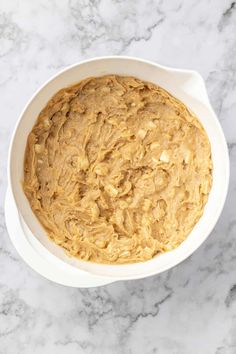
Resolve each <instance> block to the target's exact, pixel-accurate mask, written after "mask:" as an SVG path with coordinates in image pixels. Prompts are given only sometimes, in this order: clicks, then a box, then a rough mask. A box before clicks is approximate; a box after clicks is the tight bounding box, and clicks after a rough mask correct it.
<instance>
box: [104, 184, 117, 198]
mask: <svg viewBox="0 0 236 354" xmlns="http://www.w3.org/2000/svg"><path fill="white" fill-rule="evenodd" d="M104 189H105V191H106V192H107V193H108V194H109V195H110V196H111V197H116V196H117V194H118V190H117V189H116V188H115V187H114V186H113V185H112V184H107V185H106V186H105V188H104Z"/></svg>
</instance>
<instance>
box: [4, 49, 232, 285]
mask: <svg viewBox="0 0 236 354" xmlns="http://www.w3.org/2000/svg"><path fill="white" fill-rule="evenodd" d="M109 59H110V60H113V59H119V60H130V61H136V62H141V63H144V64H148V65H152V66H156V67H158V68H160V69H163V70H167V71H169V72H175V73H181V74H184V73H186V74H191V75H198V77H199V78H201V80H202V81H203V82H204V80H203V78H202V76H201V75H200V74H199V73H198V72H197V71H195V70H188V69H179V68H173V67H168V66H164V65H161V64H159V63H156V62H153V61H150V60H146V59H142V58H138V57H134V56H119V55H113V56H97V57H93V58H90V59H86V60H81V61H78V62H76V63H74V64H72V65H69V66H67V67H65V68H63V69H62V70H59V71H58V72H56V73H55V74H54V75H52V76H51V77H50V78H49V79H48V80H47V81H46V82H44V83H43V84H42V85H41V86H40V87H39V88H38V89H37V90H36V91H35V92H34V94H33V95H32V96H31V97H30V98H29V100H28V101H27V102H26V104H25V106H24V108H23V110H22V111H21V113H20V115H19V118H18V119H17V121H16V123H15V127H14V129H13V132H12V135H11V139H10V144H9V150H8V151H9V152H8V161H7V179H8V185H9V187H10V189H11V192H12V196H13V199H14V202H15V204H16V207H17V210H18V212H19V214H20V215H21V213H20V209H19V207H18V205H17V201H16V198H15V194H14V189H13V188H12V178H13V176H12V174H11V164H12V163H13V162H12V160H13V157H12V147H13V143H14V140H15V136H16V133H17V130H18V127H19V124H20V122H21V120H22V117H23V116H24V114H25V112H26V110H27V108H28V106H29V105H30V104H31V103H32V102H33V101H34V99H35V98H36V97H37V95H38V93H39V92H40V91H42V90H43V89H44V88H45V87H46V86H47V85H48V84H49V83H50V82H51V81H53V80H54V79H55V78H57V77H58V76H60V75H61V74H63V73H66V72H67V71H69V70H71V69H73V68H75V67H77V66H80V65H82V64H86V63H90V62H96V61H102V60H109ZM204 86H205V84H204ZM206 95H207V93H206ZM207 98H208V95H207ZM204 105H205V107H206V108H207V109H208V110H209V111H210V112H211V114H212V116H213V117H214V120H215V125H216V126H217V130H218V132H219V133H220V136H221V144H222V151H223V150H224V151H223V154H224V156H225V166H224V167H225V169H226V176H225V183H224V185H223V188H222V189H223V190H222V191H221V200H220V203H221V204H220V205H219V207H218V209H217V213H215V215H214V221H212V222H211V225H210V227H209V226H208V227H206V230H205V233H204V237H202V238H201V239H200V238H199V240H198V241H197V242H195V243H194V244H193V245H192V246H191V247H189V248H188V249H187V250H185V252H183V253H182V254H181V255H180V256H179V257H173V258H172V259H171V261H170V262H169V263H168V264H167V265H166V266H163V267H160V268H158V269H156V270H154V269H153V271H152V272H150V271H149V272H148V274H146V275H143V274H141V275H132V276H131V275H129V276H125V275H124V276H116V275H114V276H111V275H110V274H109V275H105V274H104V275H103V274H99V275H98V276H100V277H105V278H108V277H109V278H113V279H114V280H121V279H122V280H125V279H138V278H143V277H148V276H151V275H154V274H158V273H161V272H163V271H165V270H168V269H170V268H173V267H174V266H176V265H178V264H180V263H181V262H183V261H184V260H185V259H187V258H188V257H189V256H190V255H191V254H193V253H194V252H195V251H196V250H197V248H199V247H200V245H201V244H202V243H203V242H204V241H205V240H206V239H207V237H208V236H210V234H211V232H212V230H213V228H214V227H215V225H216V223H217V221H218V219H219V216H220V214H221V212H222V210H223V207H224V204H225V200H226V197H227V191H228V186H229V175H230V163H229V153H228V148H227V143H226V139H225V136H224V133H223V130H222V127H221V125H220V122H219V120H218V118H217V116H216V114H215V112H214V110H213V108H212V106H211V104H210V102H209V99H208V102H207V103H205V104H204ZM21 217H22V218H23V216H22V215H21ZM23 220H24V222H25V224H26V225H27V222H26V221H25V219H24V218H23ZM145 263H146V262H143V263H142V264H143V265H145ZM66 265H69V264H66ZM104 266H106V265H105V264H104ZM109 266H110V267H111V266H113V267H117V265H109ZM79 269H80V268H79ZM83 271H85V272H87V273H90V272H89V271H87V270H83ZM91 274H93V273H91Z"/></svg>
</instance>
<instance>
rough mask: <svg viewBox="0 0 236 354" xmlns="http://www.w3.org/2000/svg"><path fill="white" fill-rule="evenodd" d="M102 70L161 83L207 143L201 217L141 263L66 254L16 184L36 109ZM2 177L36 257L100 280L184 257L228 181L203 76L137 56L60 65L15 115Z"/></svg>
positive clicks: (149, 270)
mask: <svg viewBox="0 0 236 354" xmlns="http://www.w3.org/2000/svg"><path fill="white" fill-rule="evenodd" d="M106 74H117V75H129V76H135V77H138V78H139V79H142V80H145V81H151V82H153V83H155V84H157V85H159V86H161V87H163V88H164V89H166V90H167V91H168V92H170V93H171V94H172V95H173V96H175V97H177V98H178V99H180V100H181V101H182V102H184V103H185V105H186V106H187V107H189V108H190V109H191V110H192V111H193V112H194V113H195V114H196V115H197V116H198V118H199V120H200V121H201V123H202V125H203V127H204V128H205V130H206V132H207V134H208V137H209V140H210V143H211V150H212V160H213V185H212V189H211V191H210V194H209V199H208V202H207V204H206V206H205V209H204V213H203V215H202V217H201V218H200V220H199V221H198V223H197V224H196V225H195V227H194V229H193V230H192V232H191V233H190V234H189V236H188V237H187V239H186V240H185V241H184V242H183V243H182V244H181V245H180V246H179V247H178V248H176V249H175V250H173V251H170V252H167V253H164V254H160V255H157V256H156V257H154V258H153V259H151V260H149V261H146V262H143V263H135V264H128V265H102V264H95V263H91V262H84V261H81V260H78V259H75V258H71V257H69V256H67V255H66V254H65V253H64V251H63V250H62V249H61V248H60V247H59V246H56V245H55V244H54V243H52V242H51V241H50V240H49V239H48V237H47V235H46V232H45V231H44V229H43V227H42V226H41V225H40V223H39V222H38V220H37V218H36V217H35V215H34V214H33V212H32V210H31V208H30V205H29V202H28V200H27V198H26V196H25V194H24V192H23V189H22V180H23V163H24V152H25V147H26V141H27V136H28V134H29V133H30V131H31V129H32V127H33V125H34V123H35V121H36V119H37V116H38V114H39V113H40V111H41V110H42V108H43V107H44V106H45V105H46V103H47V102H48V101H49V99H50V98H51V97H52V96H53V94H55V93H56V92H57V91H58V90H60V89H61V88H63V87H66V86H69V85H72V84H75V83H77V82H79V81H81V80H83V79H85V78H87V77H91V76H101V75H106ZM8 176H9V188H10V191H11V193H12V195H13V198H14V202H15V205H16V208H17V210H18V213H19V215H20V218H21V222H22V227H23V230H24V233H26V234H27V235H30V236H29V237H28V240H29V241H28V242H33V243H34V248H35V249H36V252H39V253H40V254H41V258H43V259H47V261H48V267H49V268H50V266H51V264H52V263H53V264H54V265H55V264H57V265H58V267H59V269H60V270H58V271H62V270H63V271H65V272H67V271H69V270H71V269H72V268H73V272H74V276H75V277H76V276H78V277H79V276H80V274H82V273H83V274H87V276H88V277H89V275H91V276H96V277H98V278H101V279H103V281H104V278H105V279H106V280H107V281H114V280H121V279H123V280H125V279H137V278H143V277H147V276H150V275H153V274H157V273H161V272H163V271H165V270H167V269H170V268H172V267H174V266H175V265H177V264H178V263H180V262H182V261H183V260H185V259H186V258H187V257H188V256H190V255H191V254H192V253H193V252H194V251H195V250H196V249H197V248H198V247H199V246H200V245H201V244H202V243H203V241H205V240H206V238H207V237H208V236H209V235H210V233H211V231H212V229H213V227H214V226H215V224H216V222H217V220H218V218H219V216H220V213H221V211H222V208H223V205H224V202H225V198H226V194H227V189H228V183H229V157H228V150H227V144H226V141H225V137H224V134H223V132H222V129H221V126H220V124H219V121H218V119H217V117H216V115H215V113H214V111H213V109H212V107H211V104H210V102H209V99H208V95H207V92H206V87H205V84H204V80H203V79H202V77H201V76H200V75H199V74H198V73H197V72H195V71H189V70H180V69H174V68H169V67H164V66H162V65H159V64H156V63H154V62H150V61H146V60H141V59H138V58H131V57H120V56H119V57H100V58H94V59H91V60H86V61H83V62H79V63H77V64H75V65H72V66H70V67H68V68H66V69H64V70H63V71H61V72H59V73H58V74H56V75H55V76H54V77H52V78H51V79H50V80H49V81H48V82H46V84H44V85H43V86H42V87H41V88H40V89H39V90H38V91H37V92H36V93H35V94H34V95H33V97H32V98H31V99H30V101H29V102H28V103H27V105H26V107H25V109H24V110H23V112H22V114H21V115H20V117H19V120H18V123H17V125H16V127H15V130H14V133H13V137H12V140H11V144H10V150H9V164H8ZM36 240H37V241H36ZM35 241H36V243H35ZM37 249H38V251H37ZM81 272H82V273H81ZM91 286H92V284H91Z"/></svg>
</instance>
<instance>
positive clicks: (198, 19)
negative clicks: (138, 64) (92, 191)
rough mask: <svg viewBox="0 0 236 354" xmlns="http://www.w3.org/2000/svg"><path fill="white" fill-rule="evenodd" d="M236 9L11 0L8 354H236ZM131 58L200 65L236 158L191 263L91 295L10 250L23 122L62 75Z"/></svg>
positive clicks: (2, 134) (157, 0) (219, 4)
mask: <svg viewBox="0 0 236 354" xmlns="http://www.w3.org/2000/svg"><path fill="white" fill-rule="evenodd" d="M235 33H236V2H235V1H233V2H232V1H228V0H215V1H213V0H209V1H197V0H190V1H183V0H181V1H180V0H174V1H162V0H147V1H142V0H137V1H132V0H126V1H122V0H90V1H89V0H69V1H67V0H65V1H56V0H50V1H44V0H38V1H30V0H21V1H19V0H11V1H7V0H0V102H1V118H0V236H1V237H0V354H18V353H23V354H32V353H34V354H41V353H48V354H54V353H56V354H64V353H70V354H74V353H85V354H93V353H102V354H110V353H115V354H143V353H147V354H151V353H161V354H163V353H164V354H190V353H191V354H198V353H201V354H235V353H236V242H235V236H236V213H235V203H236V118H235V117H236V36H235ZM110 54H126V55H134V56H140V57H143V58H147V59H151V60H154V61H157V62H159V63H162V64H166V65H170V66H175V67H180V68H191V69H195V70H198V71H199V72H200V73H201V74H202V76H203V77H204V78H205V80H206V83H207V88H208V92H209V95H210V99H211V102H212V104H213V106H214V108H215V110H216V112H217V114H218V116H219V119H220V122H221V124H222V126H223V129H224V132H225V135H226V138H227V141H228V146H229V150H230V159H231V179H230V188H229V194H228V198H227V201H226V204H225V208H224V210H223V213H222V215H221V217H220V220H219V222H218V223H217V225H216V227H215V229H214V231H213V232H212V235H211V236H210V237H209V238H208V240H207V241H206V242H205V243H204V245H202V246H201V247H200V249H199V250H198V251H197V252H196V253H194V255H192V256H191V257H190V258H189V259H188V260H187V261H185V262H184V263H182V264H180V265H179V266H177V267H176V268H174V269H172V270H171V271H168V272H165V273H163V274H161V275H159V276H154V277H151V278H148V279H143V280H138V281H128V282H117V283H114V284H111V285H108V286H105V287H101V288H94V289H89V290H84V289H71V288H66V287H63V286H59V285H56V284H53V283H51V282H49V281H47V280H45V279H43V278H42V277H41V276H39V275H38V274H36V273H35V272H33V271H32V270H31V269H30V268H29V267H28V266H27V265H26V264H25V263H24V262H23V261H22V260H21V259H20V257H19V256H18V254H17V253H16V251H15V249H14V248H13V246H12V245H11V243H10V241H9V238H8V235H7V232H6V228H5V224H4V211H3V202H4V195H5V190H6V157H7V149H8V144H9V139H10V135H11V133H12V130H13V126H14V124H15V122H16V119H17V117H18V115H19V113H20V111H21V110H22V108H23V106H24V104H25V103H26V102H27V100H28V99H29V98H30V96H31V95H32V93H33V92H34V91H35V90H36V89H37V88H38V87H39V85H41V84H42V83H43V82H44V81H45V80H46V79H48V78H49V77H50V76H51V75H52V74H54V73H56V72H57V71H58V70H59V69H61V68H64V67H65V66H67V65H69V64H72V63H74V62H76V61H79V60H81V59H84V58H88V57H92V56H96V55H110Z"/></svg>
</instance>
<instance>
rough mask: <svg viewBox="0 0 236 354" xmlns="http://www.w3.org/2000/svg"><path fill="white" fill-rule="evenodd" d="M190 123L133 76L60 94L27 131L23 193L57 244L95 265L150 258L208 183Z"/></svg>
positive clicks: (206, 147) (167, 98)
mask: <svg viewBox="0 0 236 354" xmlns="http://www.w3.org/2000/svg"><path fill="white" fill-rule="evenodd" d="M211 170H212V162H211V149H210V144H209V140H208V138H207V135H206V133H205V131H204V129H203V127H202V125H201V124H200V122H199V121H198V119H197V118H196V117H195V116H194V115H193V114H192V113H191V112H190V111H189V110H188V109H187V108H186V106H185V105H184V104H183V103H181V102H180V101H179V100H177V99H176V98H174V97H173V96H171V95H170V94H169V93H168V92H166V91H165V90H164V89H162V88H160V87H158V86H156V85H154V84H151V83H148V82H144V81H141V80H139V79H136V78H133V77H121V76H116V75H110V76H104V77H98V78H89V79H86V80H84V81H82V82H80V83H78V84H77V85H75V86H72V87H69V88H65V89H63V90H61V91H59V92H58V93H57V94H56V95H55V96H54V97H53V98H52V99H51V100H50V101H49V102H48V104H47V106H46V107H45V108H44V109H43V110H42V112H41V113H40V115H39V117H38V120H37V122H36V124H35V126H34V127H33V129H32V131H31V133H30V134H29V137H28V142H27V147H26V152H25V165H24V171H25V174H24V191H25V194H26V196H27V198H28V200H29V202H30V205H31V208H32V210H33V212H34V213H35V214H36V216H37V218H38V219H39V221H40V222H41V224H42V225H43V227H44V228H45V230H46V231H47V233H48V235H49V237H50V238H51V240H52V241H54V242H55V243H56V244H58V245H60V246H61V247H63V248H64V249H65V250H66V251H67V252H68V253H69V254H70V255H72V256H76V257H78V258H80V259H83V260H88V261H92V262H98V263H113V264H121V263H132V262H141V261H145V260H148V259H151V258H152V257H154V256H155V255H156V254H158V253H159V252H165V251H169V250H172V249H174V248H175V247H177V246H179V245H180V244H181V242H183V241H184V240H185V239H186V237H187V236H188V234H189V233H190V231H191V230H192V229H193V227H194V225H195V224H196V223H197V221H198V220H199V218H200V217H201V215H202V213H203V210H204V205H205V203H206V202H207V199H208V194H209V191H210V189H211V183H212V176H211Z"/></svg>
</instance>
